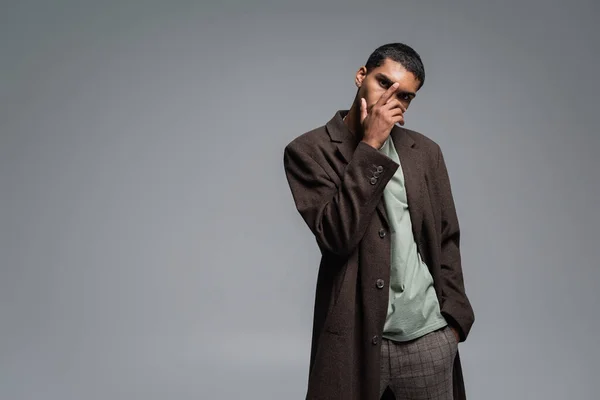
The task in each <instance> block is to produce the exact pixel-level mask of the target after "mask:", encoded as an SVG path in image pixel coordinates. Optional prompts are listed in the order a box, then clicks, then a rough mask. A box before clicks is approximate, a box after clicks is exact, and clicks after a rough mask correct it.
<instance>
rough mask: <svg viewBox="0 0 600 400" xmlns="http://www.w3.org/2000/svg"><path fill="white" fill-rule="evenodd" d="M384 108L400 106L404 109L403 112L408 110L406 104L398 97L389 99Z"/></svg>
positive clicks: (391, 108)
mask: <svg viewBox="0 0 600 400" xmlns="http://www.w3.org/2000/svg"><path fill="white" fill-rule="evenodd" d="M384 108H386V109H388V110H393V109H394V108H400V109H402V112H406V106H405V105H404V104H403V103H402V102H401V101H400V100H398V99H396V98H393V99H390V100H388V101H387V103H385V105H384Z"/></svg>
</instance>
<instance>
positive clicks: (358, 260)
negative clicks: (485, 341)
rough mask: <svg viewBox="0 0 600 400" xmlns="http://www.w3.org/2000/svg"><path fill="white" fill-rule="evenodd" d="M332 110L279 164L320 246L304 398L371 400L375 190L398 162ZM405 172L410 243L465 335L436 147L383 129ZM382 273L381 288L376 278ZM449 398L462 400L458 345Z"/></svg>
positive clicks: (381, 260)
mask: <svg viewBox="0 0 600 400" xmlns="http://www.w3.org/2000/svg"><path fill="white" fill-rule="evenodd" d="M347 112H348V111H347V110H339V111H337V112H336V113H335V115H334V116H333V118H332V119H331V120H330V121H329V122H327V124H326V125H324V126H321V127H318V128H316V129H313V130H311V131H309V132H306V133H304V134H302V135H300V136H298V137H296V138H295V139H294V140H292V141H291V142H290V143H289V144H288V145H287V146H286V147H285V150H284V157H283V162H284V169H285V174H286V177H287V181H288V184H289V187H290V189H291V193H292V197H293V200H294V203H295V206H296V209H297V210H298V212H299V213H300V215H301V216H302V219H303V220H304V221H305V222H306V224H307V225H308V227H309V228H310V230H311V232H312V233H313V234H314V236H315V239H316V242H317V245H318V248H319V250H320V252H321V262H320V265H319V271H318V277H317V285H316V293H315V303H314V318H313V329H312V343H311V355H310V364H309V373H308V389H307V392H306V399H310V400H317V399H318V400H325V399H331V400H333V399H335V400H379V399H378V396H379V374H380V347H379V345H380V343H381V335H382V331H383V325H384V322H385V318H386V313H387V308H388V296H389V286H388V285H389V277H390V265H391V264H390V263H391V254H390V251H391V247H390V246H391V242H390V235H389V234H387V233H388V229H389V226H390V225H389V220H388V216H387V213H386V209H385V203H384V197H383V196H382V195H383V190H384V188H385V186H386V184H387V182H388V181H389V180H390V179H391V178H392V176H393V175H394V173H395V172H396V170H397V169H398V168H399V165H398V164H397V163H396V162H394V161H393V160H392V159H390V158H389V157H387V156H385V155H384V154H382V153H381V152H379V151H378V150H376V149H375V148H373V147H371V146H369V145H368V144H366V143H364V142H361V141H360V140H359V139H358V138H357V137H356V136H355V135H353V134H352V133H351V132H350V131H349V130H348V129H347V127H346V126H345V124H344V122H343V120H342V118H343V117H344V116H345V115H346V114H347ZM390 134H391V136H392V139H393V143H394V145H395V147H396V151H397V152H398V156H399V158H400V162H401V163H402V171H403V173H404V178H405V187H406V194H407V199H408V207H409V214H410V218H411V221H412V229H413V234H414V238H415V242H416V244H417V249H418V251H419V253H420V254H421V257H422V259H423V261H424V262H425V263H426V264H427V266H428V268H429V271H430V273H431V275H432V277H433V282H434V288H435V291H436V295H437V298H438V301H439V304H440V310H441V312H442V315H443V316H444V317H445V318H446V320H447V321H448V323H449V324H450V325H451V326H453V327H455V328H456V329H457V331H458V332H459V336H460V339H459V341H460V342H464V341H465V339H466V338H467V336H468V334H469V331H470V329H471V325H472V324H473V322H474V313H473V309H472V307H471V304H470V302H469V300H468V298H467V296H466V293H465V288H464V282H463V272H462V266H461V256H460V249H459V242H460V230H459V223H458V218H457V214H456V210H455V205H454V200H453V197H452V192H451V187H450V181H449V176H448V172H447V169H446V165H445V162H444V157H443V154H442V151H441V149H440V147H439V146H438V144H437V143H435V142H434V141H433V140H431V139H429V138H428V137H426V136H424V135H423V134H420V133H418V132H415V131H413V130H409V129H406V128H401V127H399V126H394V127H393V128H392V131H391V133H390ZM381 280H383V282H384V285H381ZM452 376H453V388H454V399H455V400H465V399H466V394H465V386H464V381H463V374H462V368H461V361H460V355H459V352H457V354H456V357H455V360H454V365H453V374H452Z"/></svg>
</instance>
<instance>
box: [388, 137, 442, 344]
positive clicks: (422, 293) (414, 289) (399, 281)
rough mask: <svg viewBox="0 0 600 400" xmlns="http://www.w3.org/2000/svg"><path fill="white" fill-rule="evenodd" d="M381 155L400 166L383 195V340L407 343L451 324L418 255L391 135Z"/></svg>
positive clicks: (424, 265)
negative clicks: (386, 248) (386, 260)
mask: <svg viewBox="0 0 600 400" xmlns="http://www.w3.org/2000/svg"><path fill="white" fill-rule="evenodd" d="M379 151H380V152H382V153H383V154H385V155H386V156H388V157H390V158H391V159H392V160H394V161H395V162H396V163H398V164H399V165H400V167H399V168H398V169H397V170H396V173H395V174H394V176H393V177H392V179H391V180H390V181H389V182H388V184H387V185H386V187H385V189H384V192H383V196H384V199H385V207H386V212H387V215H388V219H389V221H390V234H391V270H390V285H389V287H390V288H389V292H390V296H389V302H388V311H387V317H386V321H385V325H384V328H383V337H385V338H387V339H391V340H397V341H407V340H412V339H416V338H418V337H420V336H423V335H425V334H427V333H429V332H432V331H434V330H436V329H439V328H441V327H444V326H446V325H447V321H446V320H445V319H444V317H443V316H442V314H441V313H440V306H439V303H438V301H437V296H436V293H435V289H434V287H433V278H432V276H431V274H430V273H429V269H428V268H427V265H426V264H425V263H424V262H423V260H422V259H421V255H420V254H419V252H418V251H417V244H416V243H415V239H414V235H413V232H412V224H411V221H410V214H409V212H408V201H407V197H406V190H405V187H404V173H403V172H402V165H401V163H400V159H399V157H398V153H397V152H396V148H395V147H394V143H393V141H392V136H391V135H390V136H389V137H388V139H387V140H386V141H385V143H384V144H383V146H382V147H381V148H380V149H379Z"/></svg>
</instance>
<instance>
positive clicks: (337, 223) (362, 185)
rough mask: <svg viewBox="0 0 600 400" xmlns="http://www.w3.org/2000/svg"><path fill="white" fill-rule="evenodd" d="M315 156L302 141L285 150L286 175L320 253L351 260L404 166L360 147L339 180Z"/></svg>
mask: <svg viewBox="0 0 600 400" xmlns="http://www.w3.org/2000/svg"><path fill="white" fill-rule="evenodd" d="M310 151H311V150H310V148H308V147H307V146H303V145H302V144H301V143H300V142H298V141H293V142H291V143H290V144H288V145H287V146H286V148H285V150H284V157H283V163H284V169H285V174H286V177H287V181H288V184H289V187H290V190H291V192H292V197H293V199H294V202H295V205H296V209H297V210H298V212H299V213H300V215H301V216H302V218H303V219H304V221H305V222H306V224H307V225H308V227H309V228H310V230H311V231H312V233H313V234H314V235H315V238H316V240H317V243H318V244H319V247H320V248H321V249H325V250H327V251H329V252H331V253H333V254H337V255H339V256H343V257H346V256H349V255H350V254H351V253H352V251H353V250H354V249H355V248H356V247H357V245H358V243H359V242H360V240H361V239H362V237H363V235H364V233H365V231H366V228H367V226H368V224H369V222H370V220H371V217H372V214H373V212H374V211H375V208H376V207H377V203H378V202H379V201H380V199H381V196H382V194H383V190H384V188H385V186H386V184H387V182H388V181H389V180H390V179H391V178H392V176H393V175H394V172H396V170H397V169H398V168H399V165H398V164H397V163H396V162H394V160H392V159H391V158H389V157H387V156H386V155H384V154H382V153H380V152H379V151H378V150H377V149H375V148H373V147H371V146H369V145H368V144H366V143H364V142H359V144H358V146H357V147H356V150H355V151H354V153H353V156H352V159H351V160H350V162H349V163H348V164H347V166H346V168H345V170H344V173H343V176H341V177H339V178H340V179H336V180H335V181H334V180H333V179H331V177H330V176H329V175H328V174H327V173H326V172H325V169H324V168H323V167H322V166H321V165H320V164H319V163H318V162H317V161H315V159H314V158H313V157H312V156H311V154H310ZM378 169H379V172H376V171H377V170H378ZM373 176H376V178H375V179H372V178H373Z"/></svg>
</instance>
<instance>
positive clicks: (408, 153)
mask: <svg viewBox="0 0 600 400" xmlns="http://www.w3.org/2000/svg"><path fill="white" fill-rule="evenodd" d="M347 113H348V110H339V111H337V112H336V114H335V115H334V116H333V118H332V119H331V120H330V121H329V122H328V123H327V125H326V129H327V132H328V133H329V136H330V138H331V141H332V142H335V143H336V145H337V150H338V152H339V154H340V155H341V157H342V159H343V161H344V163H346V164H347V163H349V162H350V160H351V159H352V155H353V154H354V151H355V150H356V146H358V143H359V141H360V140H359V139H358V138H357V137H356V136H355V135H353V134H352V132H350V130H348V128H347V127H346V125H345V124H344V121H343V120H342V119H343V117H344V116H345V115H346V114H347ZM390 135H391V136H392V140H393V142H394V147H395V148H396V152H397V153H398V157H399V158H400V163H401V164H402V172H403V173H404V184H405V189H406V197H407V201H408V210H409V214H410V219H411V223H412V227H413V234H414V236H415V241H416V242H417V243H418V242H419V241H418V238H419V237H420V235H421V226H422V223H423V202H422V197H423V193H422V190H423V183H424V177H423V173H424V169H423V162H424V158H423V153H422V151H421V150H420V149H418V148H417V147H415V141H414V139H413V138H412V137H411V135H410V133H409V131H408V130H407V129H404V128H402V127H399V126H397V125H394V127H393V128H392V131H391V133H390ZM377 211H378V212H379V214H380V215H381V217H382V218H383V220H384V221H385V223H386V224H387V226H388V228H389V225H390V223H389V219H388V216H387V212H386V209H385V200H384V197H383V196H382V197H381V201H380V202H379V203H378V204H377Z"/></svg>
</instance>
